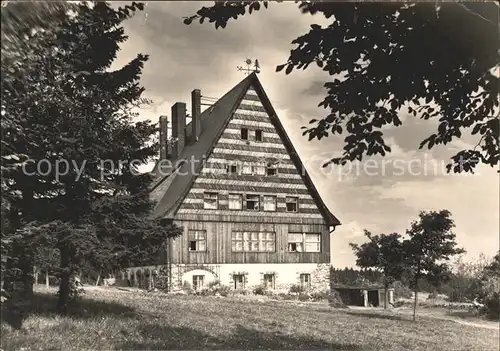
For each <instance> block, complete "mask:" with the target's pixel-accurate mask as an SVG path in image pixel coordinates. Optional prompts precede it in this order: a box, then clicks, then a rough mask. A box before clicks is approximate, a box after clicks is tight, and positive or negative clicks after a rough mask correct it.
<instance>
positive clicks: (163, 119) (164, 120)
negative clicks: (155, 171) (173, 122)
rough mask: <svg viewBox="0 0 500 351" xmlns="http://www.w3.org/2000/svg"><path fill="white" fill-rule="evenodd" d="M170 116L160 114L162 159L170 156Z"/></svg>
mask: <svg viewBox="0 0 500 351" xmlns="http://www.w3.org/2000/svg"><path fill="white" fill-rule="evenodd" d="M168 144H169V140H168V117H167V116H160V161H162V160H166V159H167V157H168V156H169V149H168V147H169V145H168Z"/></svg>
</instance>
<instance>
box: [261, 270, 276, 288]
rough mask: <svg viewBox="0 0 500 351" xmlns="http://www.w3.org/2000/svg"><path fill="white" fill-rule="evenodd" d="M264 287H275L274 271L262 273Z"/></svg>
mask: <svg viewBox="0 0 500 351" xmlns="http://www.w3.org/2000/svg"><path fill="white" fill-rule="evenodd" d="M263 280H264V287H265V288H267V289H274V288H275V287H276V275H275V274H274V273H266V274H264V279H263Z"/></svg>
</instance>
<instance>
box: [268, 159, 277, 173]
mask: <svg viewBox="0 0 500 351" xmlns="http://www.w3.org/2000/svg"><path fill="white" fill-rule="evenodd" d="M266 174H267V175H268V176H275V175H277V174H278V164H277V163H275V162H270V163H268V164H267V168H266Z"/></svg>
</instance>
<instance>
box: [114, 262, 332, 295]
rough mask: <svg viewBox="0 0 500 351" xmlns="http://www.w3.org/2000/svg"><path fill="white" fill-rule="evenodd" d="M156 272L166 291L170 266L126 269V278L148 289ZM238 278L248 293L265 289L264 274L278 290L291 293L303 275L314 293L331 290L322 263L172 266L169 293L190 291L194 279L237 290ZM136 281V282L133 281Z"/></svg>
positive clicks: (327, 271)
mask: <svg viewBox="0 0 500 351" xmlns="http://www.w3.org/2000/svg"><path fill="white" fill-rule="evenodd" d="M149 272H154V273H153V277H154V279H153V280H154V287H155V288H157V289H160V290H165V289H166V288H167V284H168V273H169V272H168V267H167V266H150V267H133V268H129V269H127V270H126V271H125V272H124V274H123V278H124V279H125V280H126V279H127V278H128V279H129V280H130V281H131V283H132V285H133V286H139V287H142V288H147V287H148V278H147V277H148V274H150V273H149ZM235 274H241V275H243V276H244V281H245V289H250V288H254V287H257V286H262V285H263V283H264V275H265V274H273V275H274V279H275V289H279V290H288V289H290V287H291V286H293V285H300V284H301V281H300V275H301V274H309V275H310V288H311V289H312V290H317V291H319V290H322V291H324V290H328V289H330V264H328V263H322V264H316V263H276V264H259V263H253V264H221V265H208V266H191V265H189V266H186V265H177V264H173V265H172V267H171V275H172V282H171V285H170V290H171V291H175V290H181V289H183V288H191V287H192V283H193V276H194V275H203V276H204V286H208V284H210V282H212V281H219V282H220V284H222V285H227V286H229V287H231V288H234V280H233V277H234V275H235ZM134 277H135V279H134Z"/></svg>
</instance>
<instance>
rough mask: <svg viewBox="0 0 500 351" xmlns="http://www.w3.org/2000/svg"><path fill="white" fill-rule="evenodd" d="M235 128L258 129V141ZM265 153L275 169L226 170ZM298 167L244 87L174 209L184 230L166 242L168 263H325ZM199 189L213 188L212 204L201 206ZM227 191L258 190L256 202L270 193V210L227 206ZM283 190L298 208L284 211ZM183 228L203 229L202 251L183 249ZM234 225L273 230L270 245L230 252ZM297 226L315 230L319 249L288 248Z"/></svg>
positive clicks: (325, 237) (324, 238) (326, 251)
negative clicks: (239, 101) (246, 172)
mask: <svg viewBox="0 0 500 351" xmlns="http://www.w3.org/2000/svg"><path fill="white" fill-rule="evenodd" d="M241 128H247V129H248V130H249V132H253V131H254V130H256V129H260V130H262V131H263V135H262V141H255V140H248V141H247V140H241V137H240V134H241V130H240V129H241ZM252 134H253V133H252ZM268 159H278V160H279V164H278V165H277V170H278V172H277V174H276V175H273V176H263V175H243V174H227V172H226V165H227V164H230V163H231V164H233V165H234V164H236V162H235V161H240V162H245V163H252V164H253V165H262V164H263V162H264V161H266V160H268ZM301 172H303V170H300V169H296V167H295V165H294V164H293V162H292V161H291V159H290V156H289V155H288V153H287V152H286V148H285V147H284V145H283V142H282V140H281V138H280V136H279V135H278V133H277V132H276V130H275V128H274V126H273V125H272V123H271V120H270V119H269V117H268V116H267V114H266V112H265V109H264V108H263V106H262V104H261V103H260V101H259V98H258V96H257V95H256V94H255V92H254V91H252V90H249V91H248V92H247V94H246V95H245V97H244V99H243V102H242V104H240V106H239V107H238V109H237V110H236V113H235V114H234V115H233V117H232V119H231V121H229V123H228V125H227V127H226V129H225V130H224V132H223V133H222V136H221V138H220V139H219V140H218V142H217V144H216V146H215V148H214V150H213V152H212V154H211V155H209V157H208V159H207V160H206V161H205V163H204V165H203V168H202V170H201V172H200V174H199V175H198V176H197V178H196V180H195V182H194V184H193V185H192V187H191V189H190V190H189V192H188V194H187V196H186V197H185V198H184V200H183V202H182V204H181V206H180V207H179V209H178V211H177V212H176V214H175V219H176V223H177V224H178V225H180V226H182V227H183V228H184V235H182V236H181V237H179V238H177V239H175V240H173V241H172V243H171V247H170V249H171V259H172V263H183V264H222V263H329V262H330V234H329V232H328V228H327V226H326V224H325V220H324V218H323V216H322V214H321V212H320V211H319V209H318V207H317V205H316V202H315V201H314V200H313V198H312V197H311V195H310V194H309V192H308V190H307V187H306V186H305V184H304V183H303V180H302V177H301ZM204 192H217V193H218V208H217V209H216V210H215V209H214V210H208V209H204V200H203V198H204V196H203V193H204ZM229 193H236V194H242V195H245V194H255V195H257V194H258V195H261V198H260V199H261V204H262V200H263V196H264V195H273V196H276V211H272V212H271V211H269V212H268V211H263V210H260V211H248V210H246V209H244V210H229V207H228V206H229V201H228V195H229ZM287 196H296V197H298V199H299V200H298V206H299V209H298V212H295V213H293V212H287V211H286V203H285V198H286V197H287ZM242 198H243V199H244V196H242ZM243 204H244V202H243ZM189 230H204V231H206V237H207V242H206V247H207V250H206V251H205V252H190V251H189V246H188V245H189V241H188V235H187V233H188V231H189ZM234 231H248V232H273V233H275V234H276V242H275V248H276V250H275V252H233V251H232V247H231V244H232V240H231V239H232V233H233V232H234ZM297 232H301V233H317V234H321V252H300V253H298V252H288V233H297Z"/></svg>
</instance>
